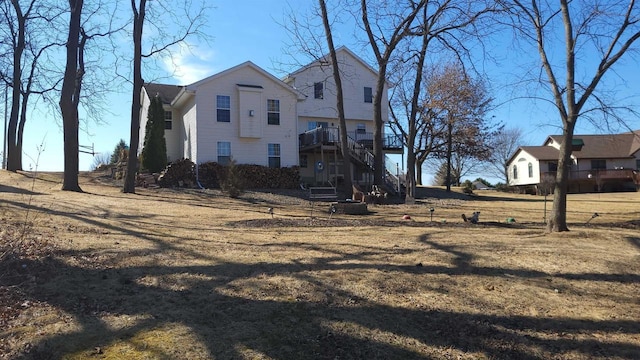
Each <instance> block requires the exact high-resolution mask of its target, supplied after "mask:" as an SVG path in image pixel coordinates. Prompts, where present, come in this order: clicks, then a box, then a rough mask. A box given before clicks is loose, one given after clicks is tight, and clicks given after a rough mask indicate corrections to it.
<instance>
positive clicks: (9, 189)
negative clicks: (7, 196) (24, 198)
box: [0, 184, 45, 196]
mask: <svg viewBox="0 0 640 360" xmlns="http://www.w3.org/2000/svg"><path fill="white" fill-rule="evenodd" d="M0 193H11V194H23V195H30V196H31V195H45V194H43V193H40V192H36V191H31V190H27V189H23V188H19V187H15V186H9V185H2V184H0Z"/></svg>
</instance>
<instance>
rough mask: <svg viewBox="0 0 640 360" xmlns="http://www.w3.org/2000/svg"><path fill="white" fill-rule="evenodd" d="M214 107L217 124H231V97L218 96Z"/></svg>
mask: <svg viewBox="0 0 640 360" xmlns="http://www.w3.org/2000/svg"><path fill="white" fill-rule="evenodd" d="M216 106H217V118H218V122H231V97H230V96H226V95H218V96H217V97H216Z"/></svg>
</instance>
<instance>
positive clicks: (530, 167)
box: [529, 163, 533, 178]
mask: <svg viewBox="0 0 640 360" xmlns="http://www.w3.org/2000/svg"><path fill="white" fill-rule="evenodd" d="M529 177H530V178H532V177H533V164H532V163H529Z"/></svg>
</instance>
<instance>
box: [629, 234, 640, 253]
mask: <svg viewBox="0 0 640 360" xmlns="http://www.w3.org/2000/svg"><path fill="white" fill-rule="evenodd" d="M627 241H629V243H631V245H633V246H635V247H636V248H637V249H638V250H640V237H634V236H629V237H627Z"/></svg>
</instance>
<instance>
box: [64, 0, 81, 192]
mask: <svg viewBox="0 0 640 360" xmlns="http://www.w3.org/2000/svg"><path fill="white" fill-rule="evenodd" d="M82 6H83V0H69V9H70V19H69V35H68V38H67V64H66V68H65V72H64V80H63V82H62V91H61V93H60V111H61V112H62V127H63V136H64V178H63V181H62V190H67V191H78V192H81V191H82V189H81V188H80V185H79V184H78V171H79V161H78V151H79V150H80V147H79V142H78V127H79V122H78V107H77V105H76V104H77V100H76V99H74V95H75V93H76V86H77V83H76V81H77V76H78V69H77V66H78V46H79V43H78V42H79V40H80V17H81V15H82Z"/></svg>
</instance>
